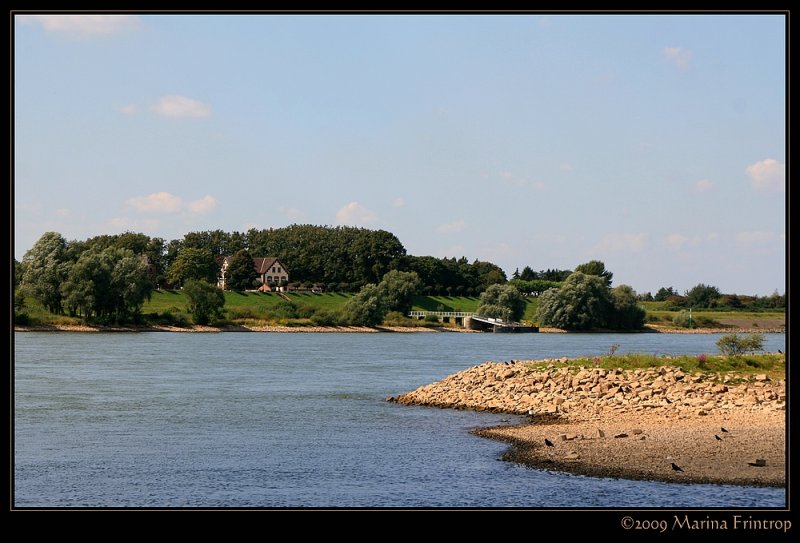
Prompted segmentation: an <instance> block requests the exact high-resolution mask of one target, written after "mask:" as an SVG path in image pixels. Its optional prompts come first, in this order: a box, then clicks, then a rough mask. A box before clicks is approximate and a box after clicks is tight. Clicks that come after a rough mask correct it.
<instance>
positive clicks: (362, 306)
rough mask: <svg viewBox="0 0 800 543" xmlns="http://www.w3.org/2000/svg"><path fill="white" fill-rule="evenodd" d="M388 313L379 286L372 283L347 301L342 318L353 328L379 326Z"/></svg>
mask: <svg viewBox="0 0 800 543" xmlns="http://www.w3.org/2000/svg"><path fill="white" fill-rule="evenodd" d="M388 311H389V310H388V309H387V308H386V303H385V301H384V297H383V295H382V293H381V290H380V289H379V288H378V285H375V284H372V283H370V284H368V285H364V286H363V287H362V288H361V290H359V291H358V293H357V294H356V295H355V296H353V297H351V298H350V299H349V300H347V302H346V303H345V304H344V307H343V308H342V317H343V320H344V321H345V322H347V323H348V324H350V325H353V326H377V325H379V324H381V323H382V322H383V318H384V317H385V316H386V313H388Z"/></svg>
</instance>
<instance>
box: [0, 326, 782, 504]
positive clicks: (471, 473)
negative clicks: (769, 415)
mask: <svg viewBox="0 0 800 543" xmlns="http://www.w3.org/2000/svg"><path fill="white" fill-rule="evenodd" d="M718 338H719V335H715V334H696V335H695V334H459V333H415V334H400V333H396V334H391V333H387V334H338V333H330V334H328V333H322V334H314V333H309V334H281V333H219V334H213V333H210V334H191V333H186V334H184V333H159V332H149V333H105V334H104V333H52V332H50V333H48V332H25V333H16V334H14V338H13V339H14V428H13V430H14V443H13V446H14V488H13V504H14V506H16V507H45V508H61V507H93V508H94V507H112V508H120V507H154V508H172V507H200V508H212V507H226V508H231V507H233V508H250V507H265V508H276V507H280V508H307V507H314V508H340V507H346V508H372V507H403V508H422V507H424V508H427V507H446V508H451V507H470V508H473V507H474V508H478V507H480V508H494V507H521V508H553V507H555V508H563V507H568V508H573V507H574V508H594V507H597V508H606V507H634V508H650V507H666V508H677V507H680V508H683V507H725V508H730V507H748V508H752V507H784V506H785V504H786V493H785V490H784V489H776V488H746V487H736V486H723V485H680V484H667V483H657V482H645V481H624V480H615V479H601V478H589V477H581V476H573V475H568V474H561V473H552V472H543V471H538V470H534V469H530V468H527V467H524V466H520V465H516V464H512V463H508V462H503V461H499V458H500V456H501V455H502V453H503V451H504V450H505V449H506V447H507V446H506V445H505V444H503V443H500V442H495V441H492V440H488V439H483V438H479V437H476V436H473V435H471V434H469V430H470V429H472V428H476V427H481V426H492V425H499V424H514V423H519V422H520V421H522V420H523V419H522V418H519V417H512V416H509V415H497V414H489V413H474V412H468V411H451V410H442V409H433V408H424V407H408V406H401V405H397V404H393V403H389V402H386V401H385V399H386V398H387V397H388V396H394V395H398V394H400V393H403V392H407V391H409V390H413V389H415V388H417V387H419V386H420V385H424V384H428V383H431V382H433V381H436V380H438V379H441V378H442V377H445V376H447V375H450V374H452V373H455V372H457V371H460V370H463V369H465V368H467V367H470V366H473V365H476V364H480V363H482V362H484V361H486V360H509V359H539V358H546V357H560V356H568V357H574V356H580V355H602V354H605V353H607V352H608V351H609V348H610V346H611V345H612V344H617V345H619V348H618V350H617V355H619V354H623V353H626V352H637V353H648V354H699V353H716V352H717V348H716V346H715V342H716V341H717V339H718ZM777 349H781V350H784V349H785V336H784V335H783V334H767V335H766V336H765V350H767V351H776V350H777Z"/></svg>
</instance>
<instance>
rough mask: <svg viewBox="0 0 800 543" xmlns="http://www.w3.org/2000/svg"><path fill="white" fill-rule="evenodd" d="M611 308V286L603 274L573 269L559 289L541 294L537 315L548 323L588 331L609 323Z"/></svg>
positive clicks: (545, 323)
mask: <svg viewBox="0 0 800 543" xmlns="http://www.w3.org/2000/svg"><path fill="white" fill-rule="evenodd" d="M611 308H612V301H611V296H610V294H609V289H608V288H607V287H606V283H605V280H604V279H603V278H602V277H600V276H597V275H586V274H584V273H581V272H574V273H572V274H571V275H570V276H569V277H567V279H566V280H565V281H564V283H563V284H562V285H561V287H560V288H558V289H550V290H547V291H545V293H544V294H542V295H541V296H540V297H539V307H538V308H537V310H536V318H537V319H538V320H539V322H540V323H541V324H543V325H545V326H554V327H556V328H563V329H565V330H588V329H591V328H602V327H604V326H606V323H607V321H608V315H609V313H610V311H611Z"/></svg>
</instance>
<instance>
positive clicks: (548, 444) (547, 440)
mask: <svg viewBox="0 0 800 543" xmlns="http://www.w3.org/2000/svg"><path fill="white" fill-rule="evenodd" d="M544 444H545V445H547V446H548V447H553V446H554V445H553V442H552V441H550V440H549V439H547V438H544Z"/></svg>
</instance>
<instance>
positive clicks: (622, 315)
mask: <svg viewBox="0 0 800 543" xmlns="http://www.w3.org/2000/svg"><path fill="white" fill-rule="evenodd" d="M611 302H612V311H611V313H610V315H609V318H608V323H607V325H608V327H609V328H613V329H615V330H639V329H641V328H642V327H643V326H644V317H645V310H644V309H642V308H641V306H640V305H639V298H638V296H637V295H636V291H634V290H633V288H631V287H630V286H628V285H619V286H618V287H616V288H614V289H612V290H611Z"/></svg>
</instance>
